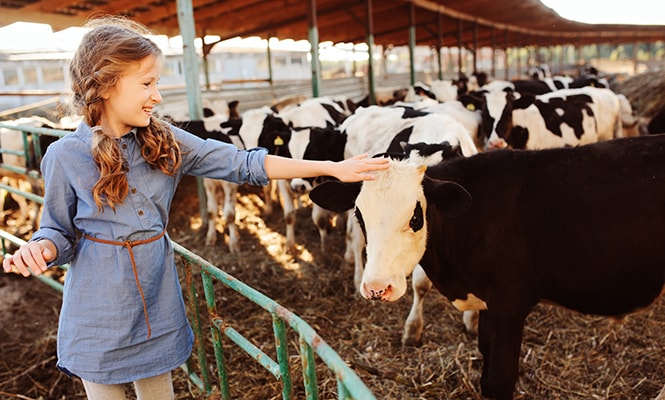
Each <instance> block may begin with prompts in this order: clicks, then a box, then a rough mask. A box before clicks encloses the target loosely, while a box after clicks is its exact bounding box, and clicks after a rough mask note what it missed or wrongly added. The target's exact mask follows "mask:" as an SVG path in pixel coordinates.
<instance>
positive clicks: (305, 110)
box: [277, 96, 355, 250]
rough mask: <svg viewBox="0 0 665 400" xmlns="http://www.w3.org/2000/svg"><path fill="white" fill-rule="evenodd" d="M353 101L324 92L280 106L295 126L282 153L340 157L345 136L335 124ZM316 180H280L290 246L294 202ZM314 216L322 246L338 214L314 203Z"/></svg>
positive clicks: (292, 242)
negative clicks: (330, 95)
mask: <svg viewBox="0 0 665 400" xmlns="http://www.w3.org/2000/svg"><path fill="white" fill-rule="evenodd" d="M354 104H355V103H353V102H352V101H350V100H348V99H345V98H341V97H327V96H323V97H314V98H310V99H306V100H304V101H302V102H301V103H298V104H293V105H291V106H288V107H286V108H284V109H283V110H281V111H280V112H279V114H278V115H279V117H280V118H281V119H282V120H283V121H284V123H285V124H287V125H288V126H289V127H290V128H291V129H292V132H291V136H290V138H289V140H288V142H287V143H285V145H284V151H283V153H282V155H284V156H286V157H292V158H298V159H306V160H330V161H341V160H342V159H343V158H342V157H343V153H344V144H345V143H346V137H345V136H344V135H342V134H341V133H340V132H339V130H337V129H336V127H338V126H339V124H341V123H342V122H343V121H344V120H345V119H346V118H347V117H348V116H349V115H350V114H351V113H352V111H351V110H352V109H354ZM315 181H316V180H315V179H292V180H290V181H286V180H279V181H277V186H278V189H279V193H280V196H281V197H282V204H283V207H284V220H285V221H286V232H287V235H286V236H287V246H288V247H289V248H291V249H292V248H293V247H294V245H295V224H296V208H297V206H296V204H295V203H298V207H299V206H300V196H301V195H304V194H306V193H307V192H308V191H309V190H311V188H312V185H313V184H314V183H315ZM311 218H312V222H313V223H314V225H315V226H316V227H317V229H318V231H319V238H320V243H321V249H322V250H323V249H325V243H326V237H327V234H328V233H329V232H330V230H331V229H332V226H333V222H334V219H335V215H334V214H333V213H330V212H329V211H327V210H324V209H322V208H321V207H319V206H317V205H313V206H312V214H311Z"/></svg>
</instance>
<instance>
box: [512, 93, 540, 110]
mask: <svg viewBox="0 0 665 400" xmlns="http://www.w3.org/2000/svg"><path fill="white" fill-rule="evenodd" d="M534 101H536V96H535V95H533V94H531V93H523V94H522V95H521V96H520V97H518V98H516V99H515V101H514V102H513V109H514V110H519V109H525V108H527V107H529V106H530V105H531V104H533V102H534Z"/></svg>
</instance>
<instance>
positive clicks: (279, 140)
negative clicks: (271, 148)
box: [273, 136, 284, 146]
mask: <svg viewBox="0 0 665 400" xmlns="http://www.w3.org/2000/svg"><path fill="white" fill-rule="evenodd" d="M273 144H274V145H275V146H283V145H284V139H282V137H281V136H277V137H276V138H275V141H274V142H273Z"/></svg>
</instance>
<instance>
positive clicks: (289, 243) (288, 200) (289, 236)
mask: <svg viewBox="0 0 665 400" xmlns="http://www.w3.org/2000/svg"><path fill="white" fill-rule="evenodd" d="M277 189H278V190H279V196H280V198H281V199H282V209H283V210H284V222H286V248H287V249H293V248H294V247H295V245H296V234H295V225H296V210H295V207H294V205H293V204H294V198H293V197H294V196H293V192H292V191H291V185H290V184H289V181H288V180H284V179H280V180H278V181H277Z"/></svg>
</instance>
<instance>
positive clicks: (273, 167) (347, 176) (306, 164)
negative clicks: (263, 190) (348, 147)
mask: <svg viewBox="0 0 665 400" xmlns="http://www.w3.org/2000/svg"><path fill="white" fill-rule="evenodd" d="M265 167H266V172H267V173H268V178H270V179H293V178H313V177H316V176H334V177H335V178H337V179H339V180H340V181H343V182H357V181H368V180H372V179H374V174H371V173H368V172H371V171H376V170H381V169H386V168H388V159H387V158H383V157H381V158H368V157H367V154H359V155H357V156H355V157H353V158H349V159H347V160H343V161H339V162H333V161H312V160H296V159H292V158H286V157H279V156H274V155H270V154H269V155H267V156H266V161H265Z"/></svg>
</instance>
